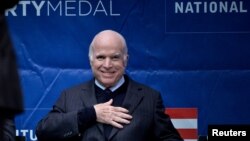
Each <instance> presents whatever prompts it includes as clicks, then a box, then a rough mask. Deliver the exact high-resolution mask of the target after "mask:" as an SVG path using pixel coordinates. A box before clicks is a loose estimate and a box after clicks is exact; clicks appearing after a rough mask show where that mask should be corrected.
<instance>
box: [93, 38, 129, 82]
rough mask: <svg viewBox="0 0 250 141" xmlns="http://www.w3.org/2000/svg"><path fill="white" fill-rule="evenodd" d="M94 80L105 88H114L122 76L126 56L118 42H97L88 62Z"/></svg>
mask: <svg viewBox="0 0 250 141" xmlns="http://www.w3.org/2000/svg"><path fill="white" fill-rule="evenodd" d="M90 64H91V68H92V71H93V74H94V76H95V78H96V79H97V80H98V81H99V82H100V83H101V84H102V85H103V86H105V87H112V86H114V85H115V84H116V83H117V82H118V81H119V79H121V77H122V76H123V74H124V71H125V68H126V64H127V54H125V53H124V47H123V44H122V42H121V41H120V40H117V39H116V40H115V39H107V40H106V39H105V40H98V42H96V43H95V44H94V47H93V57H92V60H90Z"/></svg>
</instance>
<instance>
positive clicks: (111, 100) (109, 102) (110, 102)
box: [103, 99, 113, 105]
mask: <svg viewBox="0 0 250 141" xmlns="http://www.w3.org/2000/svg"><path fill="white" fill-rule="evenodd" d="M112 103H113V99H110V100H109V101H107V102H105V103H103V104H104V105H111V104H112Z"/></svg>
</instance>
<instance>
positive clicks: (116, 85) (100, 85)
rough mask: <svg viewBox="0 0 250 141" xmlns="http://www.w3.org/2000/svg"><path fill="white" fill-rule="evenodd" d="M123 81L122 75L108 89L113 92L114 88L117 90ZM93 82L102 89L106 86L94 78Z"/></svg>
mask: <svg viewBox="0 0 250 141" xmlns="http://www.w3.org/2000/svg"><path fill="white" fill-rule="evenodd" d="M124 82H125V79H124V76H122V78H121V79H120V80H119V81H118V82H117V83H116V84H115V85H114V86H112V87H110V88H109V89H110V90H111V91H112V92H114V91H115V90H117V89H118V88H119V87H121V85H122V84H123V83H124ZM95 84H96V86H97V87H99V88H101V89H102V90H105V89H106V88H105V87H104V86H103V85H102V84H101V83H100V82H99V81H97V80H96V79H95Z"/></svg>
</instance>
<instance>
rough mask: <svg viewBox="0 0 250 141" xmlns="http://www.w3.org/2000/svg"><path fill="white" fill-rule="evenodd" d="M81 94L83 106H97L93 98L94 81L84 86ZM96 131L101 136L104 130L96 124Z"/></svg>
mask: <svg viewBox="0 0 250 141" xmlns="http://www.w3.org/2000/svg"><path fill="white" fill-rule="evenodd" d="M82 91H83V94H82V95H81V99H82V101H83V105H85V106H86V107H91V106H93V105H95V104H97V100H96V96H95V88H94V80H91V81H89V82H88V83H87V84H86V85H83V87H82ZM97 127H98V129H99V130H100V132H101V133H102V134H103V133H104V129H103V126H102V124H100V123H98V124H97Z"/></svg>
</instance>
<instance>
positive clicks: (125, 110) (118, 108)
mask: <svg viewBox="0 0 250 141" xmlns="http://www.w3.org/2000/svg"><path fill="white" fill-rule="evenodd" d="M114 111H115V112H122V113H128V112H129V111H128V110H127V109H125V108H122V107H114Z"/></svg>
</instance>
